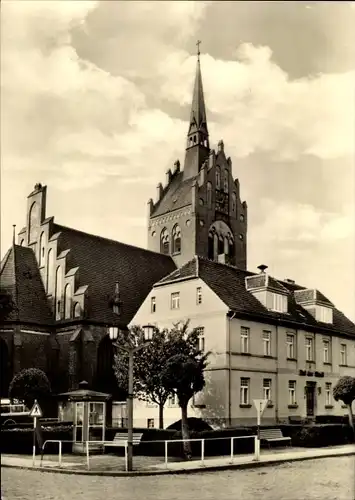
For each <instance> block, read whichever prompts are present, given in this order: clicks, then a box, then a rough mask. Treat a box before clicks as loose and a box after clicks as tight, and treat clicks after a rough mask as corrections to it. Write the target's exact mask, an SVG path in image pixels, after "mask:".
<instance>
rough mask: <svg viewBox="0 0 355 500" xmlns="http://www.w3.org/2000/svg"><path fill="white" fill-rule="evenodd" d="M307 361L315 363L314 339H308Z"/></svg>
mask: <svg viewBox="0 0 355 500" xmlns="http://www.w3.org/2000/svg"><path fill="white" fill-rule="evenodd" d="M306 361H313V338H311V337H306Z"/></svg>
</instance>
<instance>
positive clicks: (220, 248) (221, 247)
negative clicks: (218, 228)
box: [218, 236, 224, 255]
mask: <svg viewBox="0 0 355 500" xmlns="http://www.w3.org/2000/svg"><path fill="white" fill-rule="evenodd" d="M221 254H224V240H223V236H220V237H219V238H218V255H221Z"/></svg>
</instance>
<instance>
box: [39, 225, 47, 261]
mask: <svg viewBox="0 0 355 500" xmlns="http://www.w3.org/2000/svg"><path fill="white" fill-rule="evenodd" d="M45 251H46V247H45V234H44V233H42V234H41V237H40V240H39V260H38V262H39V266H40V267H42V266H44V254H45Z"/></svg>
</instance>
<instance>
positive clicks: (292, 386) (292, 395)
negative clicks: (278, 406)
mask: <svg viewBox="0 0 355 500" xmlns="http://www.w3.org/2000/svg"><path fill="white" fill-rule="evenodd" d="M288 404H289V405H295V404H297V403H296V381H295V380H289V382H288Z"/></svg>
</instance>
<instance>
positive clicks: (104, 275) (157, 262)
mask: <svg viewBox="0 0 355 500" xmlns="http://www.w3.org/2000/svg"><path fill="white" fill-rule="evenodd" d="M53 230H54V232H55V233H60V237H59V238H60V246H61V248H66V249H70V261H71V265H72V266H73V267H79V271H78V273H79V282H80V286H85V285H88V287H89V288H88V299H89V300H88V304H89V307H88V311H87V312H86V318H87V319H90V320H92V321H97V322H104V323H112V322H114V321H115V320H117V317H115V315H114V314H113V312H112V308H111V307H110V304H109V302H110V299H111V298H112V296H113V294H114V291H115V283H116V282H118V284H119V291H120V299H121V300H122V302H123V304H122V312H121V315H120V319H119V321H120V324H121V325H122V326H125V325H127V324H128V323H129V322H130V321H131V319H132V318H133V316H134V315H135V313H136V312H137V310H138V308H139V307H140V305H141V304H142V302H143V301H144V299H145V298H146V296H147V295H148V293H149V291H150V290H151V288H152V286H153V284H154V283H155V282H157V281H159V280H160V279H161V278H162V277H163V276H166V275H167V274H169V273H171V272H172V271H173V270H174V269H176V266H175V264H174V261H173V260H172V258H171V257H170V256H167V255H162V254H159V253H155V252H151V251H149V250H145V249H143V248H139V247H135V246H132V245H127V244H125V243H121V242H118V241H114V240H110V239H107V238H102V237H100V236H95V235H92V234H88V233H84V232H82V231H77V230H75V229H71V228H68V227H65V226H61V225H58V224H55V225H54V228H53Z"/></svg>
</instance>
